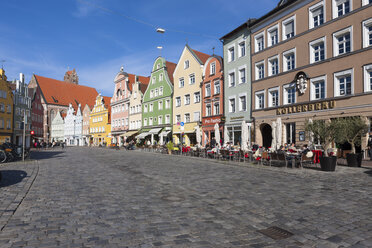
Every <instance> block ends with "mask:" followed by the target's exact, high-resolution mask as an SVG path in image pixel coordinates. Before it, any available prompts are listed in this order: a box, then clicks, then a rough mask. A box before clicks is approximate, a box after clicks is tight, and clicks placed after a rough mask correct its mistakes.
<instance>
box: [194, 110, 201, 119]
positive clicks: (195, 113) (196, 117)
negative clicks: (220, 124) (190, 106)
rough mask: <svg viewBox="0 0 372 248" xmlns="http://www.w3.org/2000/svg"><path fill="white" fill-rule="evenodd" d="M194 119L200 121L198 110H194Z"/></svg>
mask: <svg viewBox="0 0 372 248" xmlns="http://www.w3.org/2000/svg"><path fill="white" fill-rule="evenodd" d="M194 121H200V112H199V111H198V112H194Z"/></svg>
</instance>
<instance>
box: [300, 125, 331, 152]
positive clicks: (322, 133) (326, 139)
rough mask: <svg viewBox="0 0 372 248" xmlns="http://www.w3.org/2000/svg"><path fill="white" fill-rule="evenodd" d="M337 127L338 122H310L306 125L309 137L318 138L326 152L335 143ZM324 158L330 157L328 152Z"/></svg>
mask: <svg viewBox="0 0 372 248" xmlns="http://www.w3.org/2000/svg"><path fill="white" fill-rule="evenodd" d="M336 126H337V120H331V121H325V120H313V121H309V120H308V121H306V124H305V131H306V132H307V133H308V136H311V135H312V136H313V137H316V138H317V139H318V140H319V142H320V144H321V145H322V147H323V149H324V150H326V149H327V148H328V147H329V145H330V144H331V143H332V142H333V141H335V138H336V134H337V130H336ZM324 156H326V157H328V154H327V152H324Z"/></svg>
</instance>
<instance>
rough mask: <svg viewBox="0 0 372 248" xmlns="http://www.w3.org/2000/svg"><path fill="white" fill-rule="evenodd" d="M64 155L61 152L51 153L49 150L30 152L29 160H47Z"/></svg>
mask: <svg viewBox="0 0 372 248" xmlns="http://www.w3.org/2000/svg"><path fill="white" fill-rule="evenodd" d="M62 153H64V152H63V151H51V150H40V151H35V150H34V151H32V152H31V159H37V160H41V159H49V158H53V157H60V156H58V155H61V154H62Z"/></svg>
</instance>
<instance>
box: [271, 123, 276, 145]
mask: <svg viewBox="0 0 372 248" xmlns="http://www.w3.org/2000/svg"><path fill="white" fill-rule="evenodd" d="M271 130H272V136H273V140H272V141H271V147H272V148H274V149H277V137H276V136H277V131H278V130H277V127H276V121H273V122H272V126H271Z"/></svg>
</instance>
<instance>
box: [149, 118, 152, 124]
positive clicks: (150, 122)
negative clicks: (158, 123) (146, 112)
mask: <svg viewBox="0 0 372 248" xmlns="http://www.w3.org/2000/svg"><path fill="white" fill-rule="evenodd" d="M149 126H152V117H150V118H149Z"/></svg>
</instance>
